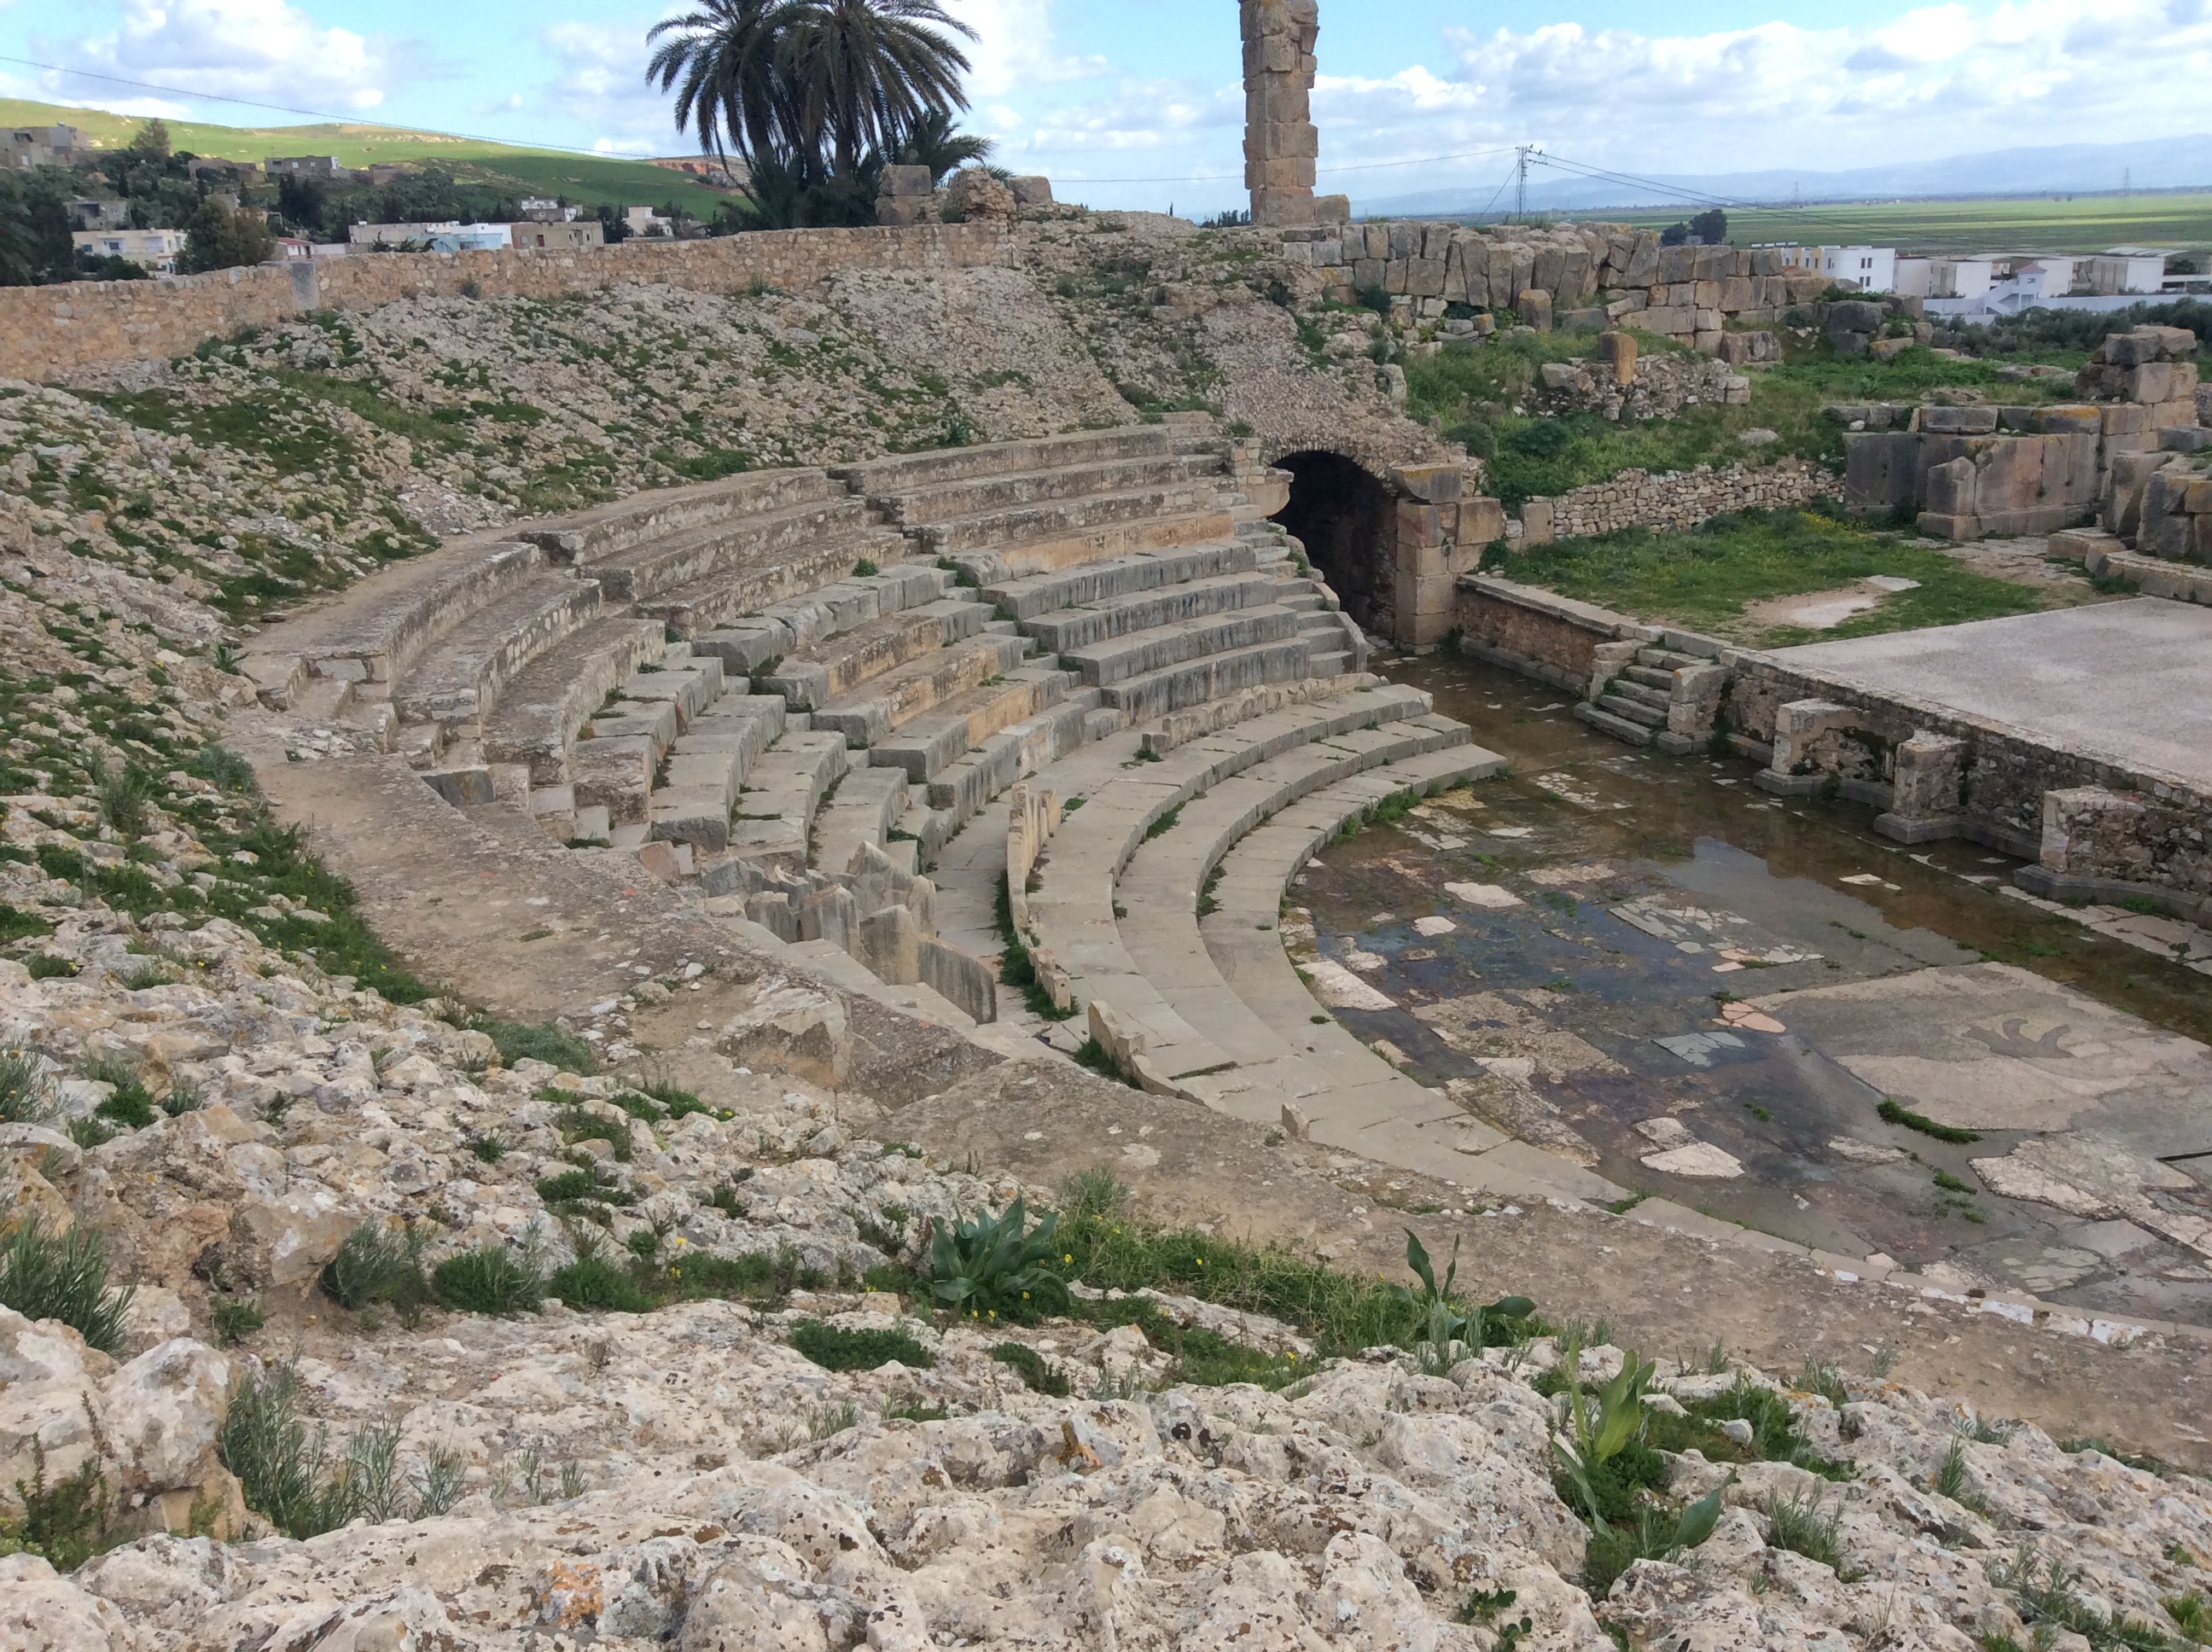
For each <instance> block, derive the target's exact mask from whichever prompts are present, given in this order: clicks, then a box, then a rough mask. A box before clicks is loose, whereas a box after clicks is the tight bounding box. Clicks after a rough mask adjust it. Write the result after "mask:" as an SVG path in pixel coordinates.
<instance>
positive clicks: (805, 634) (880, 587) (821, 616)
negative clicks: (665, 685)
mask: <svg viewBox="0 0 2212 1652" xmlns="http://www.w3.org/2000/svg"><path fill="white" fill-rule="evenodd" d="M896 544H897V546H898V548H899V549H900V550H904V549H905V548H906V541H905V540H904V539H903V538H898V539H896ZM952 588H953V582H952V575H951V574H948V573H946V572H945V570H944V569H942V568H935V567H933V566H931V565H929V564H927V563H923V562H901V563H895V564H893V565H892V566H890V567H888V568H879V570H878V572H876V573H874V574H849V575H848V576H847V577H846V578H844V579H842V580H833V581H831V582H830V583H829V584H828V585H824V586H820V587H818V588H817V589H815V590H812V591H809V592H804V593H803V594H801V595H799V596H795V597H787V598H781V599H780V600H778V601H775V602H773V603H770V604H767V605H766V606H765V607H763V608H762V609H760V610H757V611H754V610H748V611H747V612H746V613H744V615H742V616H736V617H733V618H732V619H731V620H730V621H729V622H728V623H726V625H724V626H722V627H720V629H714V630H709V631H701V632H696V633H690V634H687V635H690V636H691V641H692V647H693V648H694V649H695V650H696V651H697V652H699V653H712V654H716V655H719V656H720V659H721V660H722V663H723V665H725V666H726V668H727V669H728V670H729V671H732V673H733V674H735V675H738V676H742V677H750V676H752V675H754V674H755V673H757V672H759V671H763V670H765V669H767V668H769V667H770V666H772V665H774V664H775V662H776V661H778V660H781V659H783V658H784V657H785V656H786V655H787V654H793V653H798V652H799V650H801V649H803V648H811V647H817V646H819V645H820V644H821V643H822V642H823V641H826V640H827V639H829V638H830V637H833V636H835V635H837V634H838V633H839V632H841V631H847V630H850V629H853V628H854V627H856V626H860V625H865V624H866V623H869V622H870V621H872V620H875V619H878V618H882V617H884V616H888V615H893V614H899V613H903V612H905V611H906V610H908V609H912V608H920V607H923V606H925V605H927V604H930V603H933V602H935V601H938V600H939V598H943V597H945V596H947V595H950V594H951V592H952ZM675 629H678V630H679V631H680V630H681V629H682V628H680V627H677V628H675Z"/></svg>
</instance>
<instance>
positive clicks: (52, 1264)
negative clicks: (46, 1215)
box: [0, 1215, 136, 1354]
mask: <svg viewBox="0 0 2212 1652" xmlns="http://www.w3.org/2000/svg"><path fill="white" fill-rule="evenodd" d="M135 1294H136V1291H135V1287H132V1286H130V1285H125V1286H122V1287H120V1288H118V1289H117V1290H114V1291H110V1290H109V1289H108V1288H107V1252H106V1247H105V1246H104V1245H102V1244H101V1242H100V1236H99V1235H98V1234H96V1233H94V1231H93V1230H91V1229H90V1228H88V1227H87V1226H85V1225H84V1224H83V1223H82V1222H78V1223H73V1224H71V1225H70V1230H69V1231H68V1232H67V1233H65V1234H62V1235H59V1236H56V1235H52V1234H49V1233H48V1232H47V1231H46V1224H44V1222H42V1221H41V1220H40V1218H38V1217H37V1216H35V1215H32V1216H26V1217H24V1218H22V1219H21V1221H20V1222H18V1223H17V1224H16V1227H15V1232H14V1233H12V1234H11V1235H9V1238H8V1243H7V1247H6V1248H5V1249H0V1303H3V1304H5V1305H6V1306H8V1307H9V1308H12V1309H15V1311H16V1312H17V1313H19V1314H21V1315H22V1316H23V1317H24V1318H25V1319H33V1320H59V1321H61V1322H62V1323H63V1324H64V1325H66V1326H69V1327H70V1328H71V1329H73V1330H75V1331H76V1333H77V1334H78V1335H79V1336H81V1337H82V1338H83V1339H85V1342H86V1344H87V1345H88V1346H90V1347H94V1348H97V1349H99V1350H100V1352H102V1353H104V1354H112V1353H114V1352H116V1351H118V1349H120V1348H121V1347H122V1345H123V1321H124V1319H125V1316H126V1315H128V1314H129V1313H130V1311H131V1297H132V1296H133V1295H135Z"/></svg>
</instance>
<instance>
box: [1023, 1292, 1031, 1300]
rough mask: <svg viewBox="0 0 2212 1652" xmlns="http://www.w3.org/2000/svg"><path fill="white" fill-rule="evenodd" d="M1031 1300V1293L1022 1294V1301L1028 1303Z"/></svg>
mask: <svg viewBox="0 0 2212 1652" xmlns="http://www.w3.org/2000/svg"><path fill="white" fill-rule="evenodd" d="M1029 1299H1030V1293H1029V1292H1028V1291H1023V1292H1022V1300H1023V1301H1024V1302H1027V1301H1028V1300H1029Z"/></svg>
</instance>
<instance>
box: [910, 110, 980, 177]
mask: <svg viewBox="0 0 2212 1652" xmlns="http://www.w3.org/2000/svg"><path fill="white" fill-rule="evenodd" d="M992 147H993V146H992V143H991V140H990V139H989V138H987V137H976V136H975V134H974V133H973V132H956V131H953V130H952V113H951V111H950V110H948V109H931V110H928V111H927V112H924V113H923V115H922V117H921V119H920V120H917V121H916V122H915V124H914V128H913V130H912V131H909V132H908V133H907V135H906V142H905V143H902V144H900V145H899V151H898V155H896V162H897V164H898V165H900V166H902V167H928V168H929V181H930V182H931V184H933V185H936V184H941V183H943V182H944V181H945V173H950V172H957V171H958V170H959V169H960V168H961V167H964V166H966V165H967V164H968V163H969V161H987V160H989V159H990V158H991V149H992Z"/></svg>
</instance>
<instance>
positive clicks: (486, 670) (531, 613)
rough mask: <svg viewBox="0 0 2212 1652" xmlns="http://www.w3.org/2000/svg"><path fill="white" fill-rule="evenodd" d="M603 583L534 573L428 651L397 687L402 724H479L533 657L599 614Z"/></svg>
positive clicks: (395, 699)
mask: <svg viewBox="0 0 2212 1652" xmlns="http://www.w3.org/2000/svg"><path fill="white" fill-rule="evenodd" d="M599 606H600V591H599V586H596V585H594V584H592V582H590V581H589V580H576V579H572V578H570V577H569V576H568V574H556V573H541V574H532V575H531V576H530V577H529V578H528V579H526V580H521V581H520V583H518V584H516V585H515V586H513V587H512V588H511V589H509V590H508V591H507V592H505V593H504V594H503V595H501V597H500V598H498V599H497V600H496V601H494V602H492V603H490V604H488V605H487V606H485V607H483V608H480V609H478V610H477V611H476V612H475V613H473V614H471V616H469V617H468V618H466V619H465V620H463V621H462V622H461V623H459V625H457V626H455V627H454V628H453V629H452V630H450V631H448V632H447V634H446V635H445V636H444V637H442V638H441V639H440V641H437V642H436V643H435V644H433V645H432V646H431V647H428V648H427V649H425V650H424V651H423V653H422V656H421V657H420V658H419V659H417V660H416V663H415V665H414V666H413V668H412V669H411V670H410V671H407V672H406V673H405V674H404V676H403V677H401V678H400V679H399V681H398V683H396V684H394V685H393V694H392V705H393V708H394V709H395V710H397V711H398V714H399V716H400V719H401V720H402V721H404V722H409V723H427V722H433V721H436V722H449V723H474V722H477V721H480V720H482V718H483V715H484V714H486V713H487V712H489V711H490V710H491V709H492V708H493V707H494V706H495V705H496V704H497V703H498V701H499V697H500V695H501V693H502V692H503V691H504V690H505V689H506V688H507V684H508V683H511V682H513V680H514V678H515V677H517V676H519V675H520V673H521V672H522V671H524V669H525V668H526V667H527V666H528V665H529V664H530V663H531V661H532V660H533V659H537V658H538V656H539V655H540V654H542V653H544V652H545V651H546V650H547V649H549V648H550V647H553V645H554V644H556V643H557V642H559V641H561V640H562V638H563V637H565V636H568V635H569V634H570V633H572V632H574V631H575V630H577V629H580V628H581V627H582V626H584V625H586V624H587V623H590V622H591V621H592V620H593V619H596V618H597V617H599Z"/></svg>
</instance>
